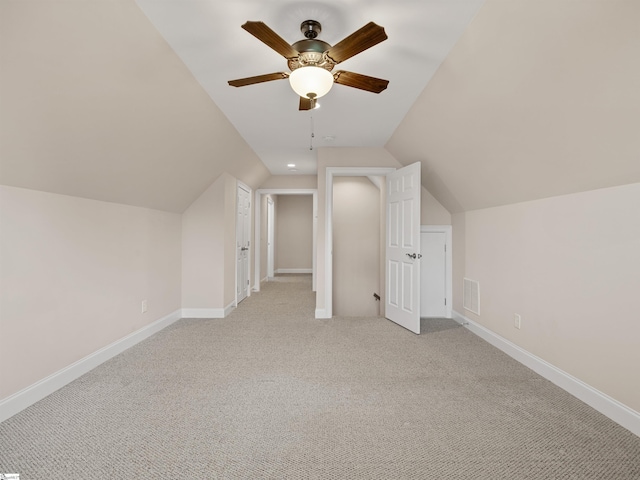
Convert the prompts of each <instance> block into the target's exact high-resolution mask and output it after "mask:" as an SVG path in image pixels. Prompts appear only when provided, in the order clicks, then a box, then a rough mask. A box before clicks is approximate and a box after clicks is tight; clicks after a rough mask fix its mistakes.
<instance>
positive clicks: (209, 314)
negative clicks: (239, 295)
mask: <svg viewBox="0 0 640 480" xmlns="http://www.w3.org/2000/svg"><path fill="white" fill-rule="evenodd" d="M234 308H236V304H235V301H234V302H231V303H230V304H229V305H227V306H226V307H224V308H183V309H182V318H226V317H227V316H228V315H229V314H230V313H231V312H232V311H233V309H234Z"/></svg>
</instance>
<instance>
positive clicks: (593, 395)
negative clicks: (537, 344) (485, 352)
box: [453, 311, 640, 436]
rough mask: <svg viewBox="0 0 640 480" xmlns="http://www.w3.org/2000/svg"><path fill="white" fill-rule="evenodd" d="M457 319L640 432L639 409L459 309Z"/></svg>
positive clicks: (498, 346)
mask: <svg viewBox="0 0 640 480" xmlns="http://www.w3.org/2000/svg"><path fill="white" fill-rule="evenodd" d="M453 319H454V320H455V321H457V322H458V323H460V324H462V325H463V326H464V327H466V328H467V329H469V330H470V331H471V332H472V333H475V334H476V335H478V336H479V337H480V338H482V339H483V340H485V341H486V342H488V343H490V344H491V345H493V346H494V347H496V348H498V349H500V350H502V351H503V352H504V353H506V354H507V355H509V356H510V357H512V358H514V359H515V360H517V361H518V362H520V363H522V364H523V365H524V366H526V367H529V368H530V369H531V370H533V371H534V372H536V373H537V374H539V375H540V376H542V377H544V378H546V379H547V380H549V381H550V382H552V383H554V384H555V385H557V386H558V387H560V388H562V389H563V390H565V391H567V392H569V393H570V394H571V395H573V396H574V397H576V398H578V399H580V400H582V401H583V402H584V403H586V404H587V405H589V406H590V407H593V408H594V409H596V410H597V411H598V412H600V413H602V414H603V415H605V416H607V417H609V418H610V419H611V420H613V421H614V422H616V423H618V424H619V425H621V426H623V427H624V428H626V429H627V430H629V431H630V432H632V433H634V434H635V435H638V436H640V413H639V412H636V411H635V410H633V409H631V408H629V407H627V406H626V405H624V404H622V403H620V402H619V401H617V400H615V399H614V398H611V397H610V396H608V395H607V394H605V393H602V392H601V391H599V390H597V389H595V388H593V387H592V386H591V385H588V384H586V383H585V382H583V381H582V380H579V379H578V378H576V377H574V376H572V375H570V374H568V373H567V372H565V371H563V370H560V369H559V368H558V367H555V366H554V365H552V364H550V363H549V362H547V361H545V360H543V359H541V358H540V357H537V356H535V355H534V354H532V353H529V352H528V351H526V350H524V349H523V348H521V347H519V346H518V345H516V344H514V343H512V342H510V341H509V340H507V339H505V338H503V337H501V336H500V335H497V334H496V333H494V332H492V331H491V330H489V329H487V328H485V327H483V326H482V325H480V324H478V323H476V322H474V321H473V320H470V319H468V318H467V317H465V316H464V315H461V314H459V313H458V312H456V311H454V312H453Z"/></svg>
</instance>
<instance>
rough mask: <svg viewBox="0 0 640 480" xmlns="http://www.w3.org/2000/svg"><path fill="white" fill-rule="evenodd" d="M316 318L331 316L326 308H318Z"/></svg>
mask: <svg viewBox="0 0 640 480" xmlns="http://www.w3.org/2000/svg"><path fill="white" fill-rule="evenodd" d="M316 318H317V319H318V318H331V315H329V314H327V311H326V310H325V309H324V308H316Z"/></svg>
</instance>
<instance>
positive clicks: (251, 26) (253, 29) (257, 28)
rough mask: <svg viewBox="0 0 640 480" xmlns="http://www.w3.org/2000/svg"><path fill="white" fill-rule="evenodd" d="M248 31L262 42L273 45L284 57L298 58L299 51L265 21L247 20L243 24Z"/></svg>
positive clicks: (269, 45)
mask: <svg viewBox="0 0 640 480" xmlns="http://www.w3.org/2000/svg"><path fill="white" fill-rule="evenodd" d="M242 28H244V29H245V30H246V31H247V32H249V33H250V34H251V35H253V36H254V37H256V38H257V39H258V40H260V41H261V42H262V43H264V44H265V45H267V46H268V47H271V48H272V49H273V50H275V51H276V52H278V53H279V54H280V55H282V56H283V57H284V58H287V59H289V58H296V57H297V56H298V51H297V50H296V49H294V48H293V47H292V46H291V45H289V44H288V43H287V42H286V41H285V40H284V39H283V38H282V37H281V36H280V35H278V34H277V33H276V32H274V31H273V30H271V29H270V28H269V27H267V26H266V25H265V24H264V23H263V22H246V23H245V24H244V25H242Z"/></svg>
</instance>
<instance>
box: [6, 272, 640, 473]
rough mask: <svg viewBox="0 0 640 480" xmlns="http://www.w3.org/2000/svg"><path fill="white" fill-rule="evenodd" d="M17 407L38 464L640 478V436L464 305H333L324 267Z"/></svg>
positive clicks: (20, 462)
mask: <svg viewBox="0 0 640 480" xmlns="http://www.w3.org/2000/svg"><path fill="white" fill-rule="evenodd" d="M277 280H278V281H276V282H270V283H268V284H265V285H264V287H263V291H262V292H260V293H259V294H253V295H252V296H251V297H250V298H248V299H247V300H245V301H244V302H243V303H242V304H241V305H240V307H239V308H238V309H236V310H235V311H234V312H233V313H232V314H231V315H230V316H229V317H227V318H226V319H222V320H221V319H217V320H194V319H191V320H189V319H185V320H181V321H179V322H177V323H176V324H174V325H172V326H171V327H169V328H167V329H165V330H163V331H162V332H160V333H158V334H157V335H155V336H153V337H151V338H150V339H148V340H146V341H144V342H142V343H140V344H139V345H137V346H135V347H133V348H131V349H130V350H128V351H126V352H125V353H123V354H121V355H119V356H117V357H115V358H113V359H112V360H110V361H108V362H106V363H105V364H103V365H101V366H100V367H98V368H96V369H95V370H93V371H92V372H90V373H88V374H87V375H84V376H83V377H81V378H80V379H78V380H77V381H75V382H73V383H72V384H70V385H68V386H66V387H64V388H63V389H61V390H59V391H58V392H56V393H54V394H52V395H50V396H49V397H47V398H46V399H44V400H42V401H40V402H38V403H37V404H35V405H33V406H32V407H30V408H28V409H27V410H25V411H23V412H21V413H19V414H18V415H16V416H14V417H12V418H10V419H9V420H7V421H5V422H3V423H2V424H0V438H1V443H0V472H12V473H21V477H20V478H21V480H26V479H50V478H65V479H67V478H68V479H72V478H73V479H106V478H131V479H167V478H185V479H214V478H229V479H245V478H247V479H257V478H323V479H338V478H385V479H386V478H389V479H399V478H415V479H510V480H513V479H638V478H640V438H639V437H637V436H635V435H633V434H632V433H630V432H628V431H627V430H625V429H623V428H622V427H620V426H618V425H616V424H615V423H613V422H612V421H610V420H609V419H607V418H606V417H604V416H603V415H601V414H599V413H597V412H596V411H595V410H593V409H591V408H590V407H588V406H586V405H585V404H583V403H582V402H580V401H578V400H576V399H575V398H573V397H572V396H570V395H569V394H567V393H566V392H564V391H562V390H561V389H559V388H557V387H555V386H554V385H552V384H551V383H549V382H548V381H546V380H544V379H542V378H541V377H539V376H538V375H536V374H535V373H533V372H531V371H530V370H528V369H527V368H525V367H523V366H521V365H520V364H518V363H517V362H515V361H514V360H512V359H511V358H509V357H508V356H506V355H505V354H503V353H502V352H500V351H498V350H496V349H495V348H493V347H492V346H490V345H488V344H487V343H485V342H484V341H482V340H481V339H479V338H477V337H476V336H474V335H473V334H471V333H470V332H468V331H467V330H465V329H464V328H462V327H459V326H457V325H456V324H455V323H454V322H452V321H450V320H429V321H426V320H423V322H424V323H423V327H422V328H423V331H424V334H423V335H420V336H416V335H414V334H412V333H410V332H408V331H406V330H404V329H402V328H401V327H398V326H396V325H394V324H393V323H391V322H389V321H387V320H384V319H381V318H333V319H330V320H315V319H313V313H314V309H315V302H314V295H313V294H312V292H311V291H310V280H309V277H307V276H287V277H279V278H278V279H277Z"/></svg>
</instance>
